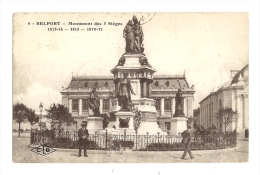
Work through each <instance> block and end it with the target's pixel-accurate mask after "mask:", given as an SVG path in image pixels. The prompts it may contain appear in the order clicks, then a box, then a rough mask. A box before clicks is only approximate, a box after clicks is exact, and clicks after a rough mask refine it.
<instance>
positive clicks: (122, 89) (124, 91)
mask: <svg viewBox="0 0 260 175" xmlns="http://www.w3.org/2000/svg"><path fill="white" fill-rule="evenodd" d="M127 75H128V74H127V73H125V72H124V78H123V79H121V80H120V82H119V90H118V95H117V98H118V104H119V106H120V107H121V109H120V111H131V107H132V101H131V94H134V95H135V93H134V91H133V88H132V86H131V83H130V80H129V79H128V78H127Z"/></svg>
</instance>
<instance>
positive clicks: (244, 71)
mask: <svg viewBox="0 0 260 175" xmlns="http://www.w3.org/2000/svg"><path fill="white" fill-rule="evenodd" d="M248 74H249V72H248V65H246V66H245V67H244V68H243V69H241V70H240V71H239V72H238V73H236V75H235V76H234V78H233V79H232V81H231V84H234V83H238V82H239V81H240V79H241V78H243V81H248V76H249V75H248Z"/></svg>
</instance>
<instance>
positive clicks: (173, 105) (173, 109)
mask: <svg viewBox="0 0 260 175" xmlns="http://www.w3.org/2000/svg"><path fill="white" fill-rule="evenodd" d="M171 105H172V111H171V115H174V113H175V98H172V99H171Z"/></svg>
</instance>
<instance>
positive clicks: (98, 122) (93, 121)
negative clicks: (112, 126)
mask: <svg viewBox="0 0 260 175" xmlns="http://www.w3.org/2000/svg"><path fill="white" fill-rule="evenodd" d="M102 121H103V118H101V117H88V119H87V122H88V125H87V129H88V131H89V133H94V132H95V131H98V132H99V131H102V130H103V123H102Z"/></svg>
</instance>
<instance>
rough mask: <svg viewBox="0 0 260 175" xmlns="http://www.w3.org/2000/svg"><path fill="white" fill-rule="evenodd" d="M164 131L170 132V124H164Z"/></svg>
mask: <svg viewBox="0 0 260 175" xmlns="http://www.w3.org/2000/svg"><path fill="white" fill-rule="evenodd" d="M165 129H166V130H167V131H169V130H171V123H170V122H165Z"/></svg>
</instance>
